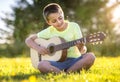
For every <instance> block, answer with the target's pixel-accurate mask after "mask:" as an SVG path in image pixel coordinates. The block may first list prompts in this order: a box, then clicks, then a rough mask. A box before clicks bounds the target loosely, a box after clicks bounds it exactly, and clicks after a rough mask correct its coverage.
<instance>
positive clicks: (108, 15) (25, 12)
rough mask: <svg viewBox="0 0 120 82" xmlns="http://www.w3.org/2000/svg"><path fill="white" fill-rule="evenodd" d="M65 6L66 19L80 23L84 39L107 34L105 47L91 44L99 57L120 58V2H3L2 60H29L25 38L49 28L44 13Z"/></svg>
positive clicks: (0, 21) (0, 12)
mask: <svg viewBox="0 0 120 82" xmlns="http://www.w3.org/2000/svg"><path fill="white" fill-rule="evenodd" d="M51 2H55V3H58V4H60V5H61V7H62V8H63V11H64V13H65V19H66V20H69V21H74V22H77V23H78V24H79V25H80V27H81V30H82V33H83V35H84V36H86V35H88V34H91V33H95V32H99V31H100V32H105V33H106V35H107V37H106V39H105V40H104V41H103V44H98V45H91V44H87V45H86V46H87V47H88V51H93V52H94V53H95V55H96V56H112V57H115V56H119V55H120V10H119V9H120V0H2V1H1V2H0V57H29V56H30V55H29V48H28V47H27V46H26V44H25V38H26V37H27V36H28V35H30V34H33V33H37V32H39V31H41V30H43V29H45V28H47V26H48V25H47V24H46V23H45V21H44V19H43V16H42V10H43V8H44V6H45V5H47V4H48V3H51Z"/></svg>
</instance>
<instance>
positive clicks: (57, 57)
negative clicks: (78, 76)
mask: <svg viewBox="0 0 120 82" xmlns="http://www.w3.org/2000/svg"><path fill="white" fill-rule="evenodd" d="M35 42H36V43H37V44H38V45H39V46H44V47H46V48H51V46H52V48H53V47H54V45H58V44H61V43H63V42H65V41H64V40H63V39H62V38H59V37H53V38H51V39H49V40H45V39H42V38H37V39H36V40H35ZM30 56H31V62H32V65H33V67H34V68H37V66H38V63H39V61H42V60H49V61H64V60H65V59H66V56H67V50H66V49H65V50H59V51H56V52H52V53H50V54H45V55H40V54H38V52H37V51H36V50H34V49H32V48H31V49H30Z"/></svg>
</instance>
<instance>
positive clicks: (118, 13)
mask: <svg viewBox="0 0 120 82" xmlns="http://www.w3.org/2000/svg"><path fill="white" fill-rule="evenodd" d="M111 13H112V16H113V18H112V22H114V23H119V22H120V5H118V6H117V7H116V8H115V9H114V10H113V11H112V12H111Z"/></svg>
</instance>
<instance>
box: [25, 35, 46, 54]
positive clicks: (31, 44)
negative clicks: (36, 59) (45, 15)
mask: <svg viewBox="0 0 120 82" xmlns="http://www.w3.org/2000/svg"><path fill="white" fill-rule="evenodd" d="M37 38H38V37H37V34H32V35H30V36H29V37H28V38H26V40H25V43H26V44H27V46H28V47H29V48H33V49H35V50H36V51H38V53H39V54H42V55H44V54H48V50H47V49H46V48H45V47H43V46H39V45H38V44H37V43H36V42H35V39H37Z"/></svg>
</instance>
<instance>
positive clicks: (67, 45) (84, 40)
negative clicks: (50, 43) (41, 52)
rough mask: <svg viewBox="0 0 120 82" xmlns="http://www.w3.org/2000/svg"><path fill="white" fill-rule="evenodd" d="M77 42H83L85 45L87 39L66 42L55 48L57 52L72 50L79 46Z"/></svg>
mask: <svg viewBox="0 0 120 82" xmlns="http://www.w3.org/2000/svg"><path fill="white" fill-rule="evenodd" d="M77 41H80V42H83V43H86V42H87V40H86V38H81V39H77V40H74V41H70V42H65V43H62V44H58V45H56V46H55V51H59V50H63V49H68V48H70V47H72V46H75V45H76V44H77Z"/></svg>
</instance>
